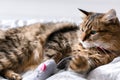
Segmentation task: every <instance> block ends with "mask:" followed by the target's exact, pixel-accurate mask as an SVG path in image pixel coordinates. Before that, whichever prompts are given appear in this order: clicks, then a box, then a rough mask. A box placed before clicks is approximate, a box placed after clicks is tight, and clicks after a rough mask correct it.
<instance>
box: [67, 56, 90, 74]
mask: <svg viewBox="0 0 120 80" xmlns="http://www.w3.org/2000/svg"><path fill="white" fill-rule="evenodd" d="M69 70H73V71H75V72H78V73H87V72H88V71H89V70H90V65H89V61H88V58H87V56H85V55H81V54H76V55H75V56H73V57H72V60H71V61H70V62H69Z"/></svg>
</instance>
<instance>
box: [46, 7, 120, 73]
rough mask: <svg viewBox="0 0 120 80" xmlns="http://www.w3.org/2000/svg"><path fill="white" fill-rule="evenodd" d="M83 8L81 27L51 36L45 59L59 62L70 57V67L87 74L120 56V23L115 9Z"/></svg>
mask: <svg viewBox="0 0 120 80" xmlns="http://www.w3.org/2000/svg"><path fill="white" fill-rule="evenodd" d="M80 11H81V12H82V13H83V14H84V15H85V16H84V18H83V22H82V23H81V24H80V26H79V28H77V29H74V30H72V31H70V30H68V31H66V30H64V31H59V32H55V33H53V34H52V35H51V36H50V37H48V39H47V43H46V45H45V51H44V60H46V59H50V58H54V59H55V61H56V62H59V61H60V60H61V59H63V58H65V57H68V56H71V60H70V61H69V63H68V64H67V66H68V69H69V70H73V71H76V72H79V73H88V72H89V71H90V70H92V69H94V68H96V67H98V66H100V65H104V64H107V63H109V62H111V61H112V60H113V59H114V58H115V57H117V56H119V55H120V35H119V33H120V23H119V20H118V18H117V16H116V12H115V10H114V9H111V10H110V11H108V12H107V13H96V12H87V11H84V10H81V9H80ZM64 65H66V64H64Z"/></svg>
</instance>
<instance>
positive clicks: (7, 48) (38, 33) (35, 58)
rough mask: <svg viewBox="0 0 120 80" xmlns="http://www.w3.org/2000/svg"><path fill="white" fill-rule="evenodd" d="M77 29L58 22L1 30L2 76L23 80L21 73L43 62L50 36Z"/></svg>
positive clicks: (0, 73) (0, 55)
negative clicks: (61, 31)
mask: <svg viewBox="0 0 120 80" xmlns="http://www.w3.org/2000/svg"><path fill="white" fill-rule="evenodd" d="M76 28H77V26H76V25H75V24H73V23H69V22H57V23H36V24H32V25H29V26H24V27H19V28H14V29H9V30H7V31H2V30H0V75H2V76H4V77H6V78H8V79H9V80H21V79H22V77H21V76H20V75H19V74H20V73H22V72H25V71H27V70H30V69H34V68H36V67H37V66H38V65H39V64H40V63H41V62H42V60H43V50H44V45H45V43H46V40H47V37H48V36H49V35H50V34H52V33H53V32H57V31H59V30H69V29H70V30H73V29H76Z"/></svg>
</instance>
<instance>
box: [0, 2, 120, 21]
mask: <svg viewBox="0 0 120 80" xmlns="http://www.w3.org/2000/svg"><path fill="white" fill-rule="evenodd" d="M119 5H120V0H0V19H44V20H48V19H49V20H52V19H57V20H59V19H70V20H73V21H79V20H80V19H81V17H80V12H79V11H78V10H77V8H81V9H84V10H87V11H94V12H107V11H108V10H109V9H115V10H116V12H117V15H118V16H119V17H120V8H119Z"/></svg>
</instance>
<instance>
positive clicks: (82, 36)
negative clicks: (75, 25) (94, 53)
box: [80, 32, 86, 41]
mask: <svg viewBox="0 0 120 80" xmlns="http://www.w3.org/2000/svg"><path fill="white" fill-rule="evenodd" d="M80 39H81V41H85V40H86V33H85V32H82V33H81V36H80Z"/></svg>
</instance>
